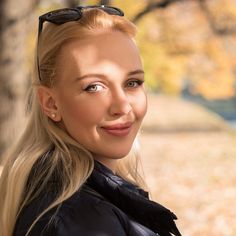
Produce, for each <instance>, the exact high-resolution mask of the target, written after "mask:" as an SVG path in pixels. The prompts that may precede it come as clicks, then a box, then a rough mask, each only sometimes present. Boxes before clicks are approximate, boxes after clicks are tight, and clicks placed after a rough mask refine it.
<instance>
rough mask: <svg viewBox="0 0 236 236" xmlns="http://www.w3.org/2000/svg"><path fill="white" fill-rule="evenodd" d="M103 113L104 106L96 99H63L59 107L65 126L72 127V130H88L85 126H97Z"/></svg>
mask: <svg viewBox="0 0 236 236" xmlns="http://www.w3.org/2000/svg"><path fill="white" fill-rule="evenodd" d="M104 113H105V106H103V105H102V104H101V102H100V103H99V101H98V100H97V99H91V100H89V99H74V100H66V99H64V103H63V104H62V106H61V114H62V120H63V121H64V123H65V125H66V126H73V127H72V128H76V127H81V128H88V127H87V126H86V125H89V124H91V125H92V124H98V123H99V122H100V121H101V120H102V118H103V116H104ZM85 126H86V127H85Z"/></svg>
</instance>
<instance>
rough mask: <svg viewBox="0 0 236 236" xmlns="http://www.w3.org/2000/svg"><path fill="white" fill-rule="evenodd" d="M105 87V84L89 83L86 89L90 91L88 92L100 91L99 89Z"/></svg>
mask: <svg viewBox="0 0 236 236" xmlns="http://www.w3.org/2000/svg"><path fill="white" fill-rule="evenodd" d="M102 89H103V86H102V85H100V84H92V85H89V86H88V87H86V89H85V91H88V92H98V91H101V90H102Z"/></svg>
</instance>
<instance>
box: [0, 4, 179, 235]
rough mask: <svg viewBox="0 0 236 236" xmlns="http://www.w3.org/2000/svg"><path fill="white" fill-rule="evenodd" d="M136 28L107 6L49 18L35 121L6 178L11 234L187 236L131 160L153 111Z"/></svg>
mask: <svg viewBox="0 0 236 236" xmlns="http://www.w3.org/2000/svg"><path fill="white" fill-rule="evenodd" d="M135 31H136V29H135V26H134V25H133V24H132V23H131V22H129V21H128V20H126V19H125V18H124V17H123V12H122V11H121V10H119V9H117V8H112V7H107V6H88V7H78V8H75V9H60V10H57V11H53V12H50V13H46V14H44V15H43V16H41V17H40V18H39V34H38V45H37V59H36V72H35V78H34V81H33V86H32V87H33V89H32V92H31V95H30V100H29V101H30V102H29V105H28V106H29V108H30V109H29V113H30V115H29V122H28V125H27V127H26V130H25V132H24V134H23V136H22V137H21V139H20V141H19V142H18V143H17V145H16V147H15V148H14V150H13V151H12V153H10V154H9V155H8V157H7V158H6V163H5V165H4V170H3V173H2V176H1V183H0V187H1V201H0V206H1V209H0V210H1V213H2V215H1V221H0V222H1V225H0V231H1V236H10V235H14V236H23V235H37V236H38V235H58V236H59V235H60V236H75V235H81V236H98V235H99V236H100V235H104V236H105V235H106V236H108V235H112V236H125V235H130V236H134V235H137V236H139V235H140V236H141V235H142V236H152V235H161V236H166V235H171V233H172V234H174V235H180V233H179V231H178V229H177V227H176V226H175V223H174V219H176V216H175V215H174V214H173V213H172V212H170V211H169V210H168V209H166V208H164V207H163V206H161V205H159V204H157V203H155V202H152V201H150V200H149V199H148V195H147V193H146V192H145V191H144V190H142V189H141V187H142V186H143V184H142V178H141V177H140V175H139V174H138V171H137V168H138V164H137V163H138V162H137V159H135V160H133V161H132V160H131V159H130V157H128V154H129V152H130V150H131V148H132V146H134V145H133V144H134V141H135V137H136V135H137V132H138V130H139V128H140V125H141V122H142V119H143V117H144V115H145V113H146V108H147V106H146V94H145V89H144V85H143V82H144V72H143V67H142V63H141V60H140V56H139V52H138V49H137V47H136V44H135V41H134V36H135ZM126 156H127V157H126ZM124 157H125V158H124Z"/></svg>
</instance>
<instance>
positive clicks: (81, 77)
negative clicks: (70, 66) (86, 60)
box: [75, 69, 144, 81]
mask: <svg viewBox="0 0 236 236" xmlns="http://www.w3.org/2000/svg"><path fill="white" fill-rule="evenodd" d="M137 74H144V71H143V70H141V69H138V70H134V71H130V72H129V73H128V74H127V76H132V75H137ZM89 77H98V78H104V77H105V76H104V75H103V74H96V73H95V74H86V75H83V76H80V77H77V78H76V80H75V81H79V80H83V79H86V78H89Z"/></svg>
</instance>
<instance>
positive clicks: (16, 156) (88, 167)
mask: <svg viewBox="0 0 236 236" xmlns="http://www.w3.org/2000/svg"><path fill="white" fill-rule="evenodd" d="M100 29H101V30H103V29H108V30H118V31H121V32H123V33H125V34H126V35H128V36H129V37H131V38H134V37H135V34H136V27H135V26H134V25H133V24H132V23H131V22H129V21H128V20H126V19H125V18H123V17H119V16H111V15H108V14H106V13H105V12H103V11H101V10H97V9H93V10H91V9H88V10H86V11H84V12H83V17H82V18H81V19H80V20H79V21H76V22H75V21H74V22H68V23H66V24H62V25H59V26H58V25H54V24H51V23H45V27H44V30H43V32H42V34H41V36H40V39H39V42H38V43H39V44H38V58H39V64H40V77H41V78H42V80H41V81H40V80H39V79H38V78H39V75H38V71H37V66H35V73H34V76H33V82H32V88H31V92H30V93H29V100H28V111H29V114H28V122H27V125H26V128H25V130H24V132H23V134H22V136H21V138H20V140H19V141H18V142H17V143H16V145H15V146H14V147H12V148H11V151H10V152H9V153H8V154H7V156H5V157H4V163H3V165H4V168H3V171H2V174H1V178H0V212H1V215H0V236H11V235H12V234H13V230H14V227H15V223H16V220H17V217H18V216H19V213H20V212H21V210H22V209H23V208H24V207H25V206H26V205H27V204H28V203H29V202H30V201H31V200H32V199H34V198H35V197H37V196H38V195H39V194H40V193H41V192H42V190H43V189H45V187H46V185H47V183H48V181H49V180H50V179H51V178H52V176H53V175H54V174H56V175H57V180H58V181H59V182H60V185H59V186H60V187H59V189H58V193H57V196H56V199H55V200H54V201H53V202H52V203H51V204H50V206H49V207H48V208H47V209H46V210H45V211H43V212H42V213H41V215H40V216H42V215H43V214H44V213H45V212H46V211H48V210H49V209H51V208H52V207H54V206H57V205H58V204H60V203H62V202H63V201H64V200H66V199H68V198H69V197H70V196H71V195H73V194H74V193H75V192H76V191H77V190H78V189H79V188H80V187H81V186H82V184H83V183H84V182H85V181H86V179H87V178H88V177H89V176H90V174H91V172H92V170H93V166H94V162H93V157H92V155H91V153H90V152H89V151H88V150H86V149H84V148H83V147H82V146H81V145H80V144H79V143H78V142H76V141H75V140H74V139H72V138H71V137H70V136H69V135H68V134H67V133H66V132H65V131H63V130H62V129H61V128H60V127H59V126H58V125H57V123H55V122H53V121H52V120H51V119H50V118H48V117H47V116H46V115H45V114H44V113H43V112H42V109H41V107H40V104H39V101H38V97H37V93H36V92H37V87H38V86H39V85H44V86H47V87H52V86H53V85H54V83H56V81H55V80H54V77H55V73H56V71H55V66H56V59H57V55H58V51H59V49H60V48H61V47H62V46H63V45H64V44H65V43H66V42H67V41H68V40H80V39H83V38H84V37H87V36H88V37H89V36H91V35H93V33H94V31H97V30H100ZM49 151H50V155H47V153H48V152H49ZM133 157H134V158H132V160H131V159H130V158H127V157H125V158H123V159H121V160H120V161H119V167H118V171H117V174H118V175H120V176H122V177H123V178H125V179H127V180H129V181H130V182H133V183H135V184H137V185H139V186H140V185H143V184H144V182H143V181H142V177H141V176H140V174H139V172H138V158H137V156H136V155H135V156H133ZM36 164H37V167H36V168H34V167H35V166H36ZM32 170H34V171H32ZM29 175H30V179H29ZM29 183H30V184H29ZM39 186H40V187H39ZM26 188H27V189H26ZM40 216H39V217H40ZM39 217H38V218H37V219H36V220H38V219H39ZM36 220H35V221H34V223H35V222H36ZM34 223H33V224H34ZM32 226H33V225H32ZM32 226H31V228H32ZM31 228H30V229H31ZM30 229H29V230H30ZM28 232H29V231H28Z"/></svg>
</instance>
